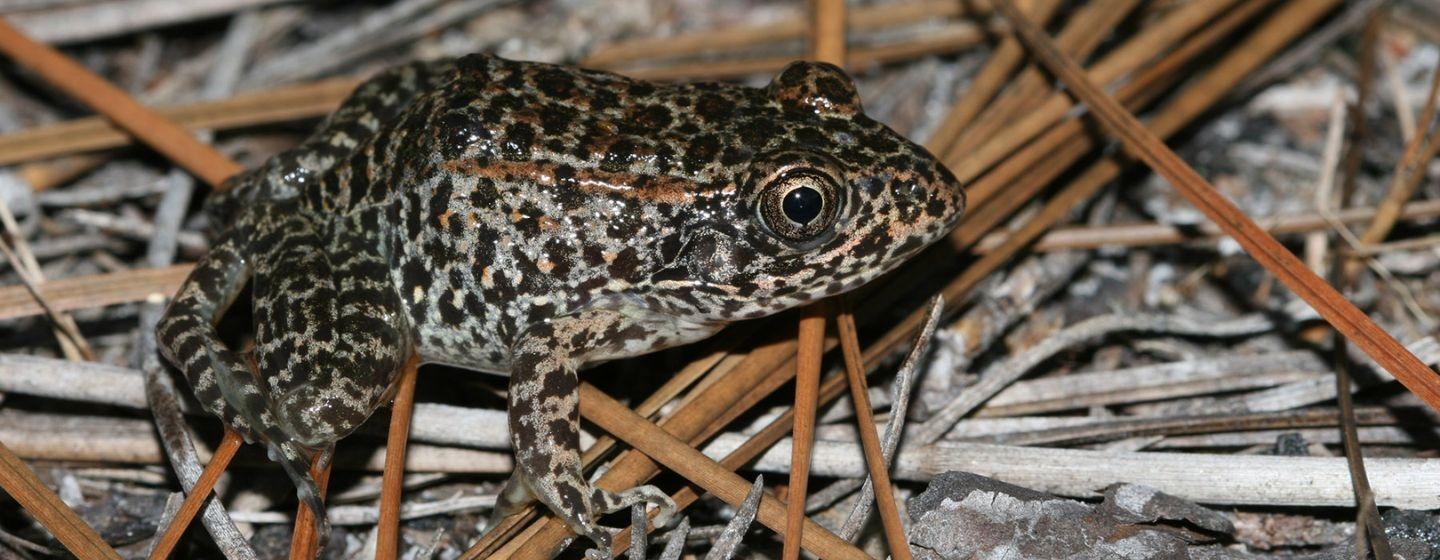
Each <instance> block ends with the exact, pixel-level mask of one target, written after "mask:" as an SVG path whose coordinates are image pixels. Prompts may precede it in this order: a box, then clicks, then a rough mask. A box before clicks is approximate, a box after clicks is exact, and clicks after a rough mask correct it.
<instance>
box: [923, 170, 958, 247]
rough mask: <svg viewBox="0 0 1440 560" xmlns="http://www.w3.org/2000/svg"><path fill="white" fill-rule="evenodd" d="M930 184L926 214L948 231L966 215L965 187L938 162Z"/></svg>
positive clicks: (926, 193)
mask: <svg viewBox="0 0 1440 560" xmlns="http://www.w3.org/2000/svg"><path fill="white" fill-rule="evenodd" d="M929 183H930V184H929V186H928V188H926V189H925V191H926V192H925V195H926V197H927V200H926V201H925V203H924V204H925V214H926V215H927V216H930V217H931V218H934V219H936V220H937V221H939V222H940V223H941V224H942V227H943V229H945V230H947V231H948V230H949V229H950V228H951V227H954V225H955V224H956V222H959V221H960V216H961V215H962V214H964V213H965V185H964V184H962V183H961V182H960V180H959V179H956V178H955V175H954V174H952V173H950V170H949V169H946V168H945V166H944V165H942V164H940V163H938V162H937V163H936V164H935V175H934V176H933V178H931V180H930V181H929Z"/></svg>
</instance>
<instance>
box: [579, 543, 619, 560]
mask: <svg viewBox="0 0 1440 560" xmlns="http://www.w3.org/2000/svg"><path fill="white" fill-rule="evenodd" d="M585 558H587V559H589V560H610V559H611V558H614V556H613V555H611V554H610V547H609V546H602V547H596V548H592V549H590V550H587V551H585Z"/></svg>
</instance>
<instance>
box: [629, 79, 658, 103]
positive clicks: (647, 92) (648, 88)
mask: <svg viewBox="0 0 1440 560" xmlns="http://www.w3.org/2000/svg"><path fill="white" fill-rule="evenodd" d="M626 93H627V94H628V95H630V97H634V98H636V99H642V98H646V97H650V96H651V95H654V94H655V84H652V83H649V82H630V84H629V86H628V90H627V91H626Z"/></svg>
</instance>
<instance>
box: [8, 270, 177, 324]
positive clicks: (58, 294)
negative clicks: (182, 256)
mask: <svg viewBox="0 0 1440 560" xmlns="http://www.w3.org/2000/svg"><path fill="white" fill-rule="evenodd" d="M191 268H194V266H193V265H188V264H182V265H175V266H170V267H166V268H141V269H134V270H127V271H124V272H112V273H109V274H97V275H92V276H77V277H73V278H61V279H58V280H52V281H49V282H46V283H45V285H44V286H43V287H41V288H40V289H39V291H40V293H41V294H43V295H44V296H45V301H46V302H47V303H48V304H49V306H50V308H51V309H53V310H55V311H57V312H65V311H74V310H76V309H89V308H92V307H102V306H106V305H115V304H120V303H130V302H135V301H144V300H146V299H149V298H151V297H168V296H169V295H170V294H173V293H175V290H176V289H178V288H179V287H180V283H181V282H183V281H184V280H185V277H186V276H187V275H189V274H190V269H191ZM45 312H46V311H45V307H43V306H42V305H41V304H40V303H39V302H38V301H36V299H35V298H34V297H33V296H31V295H30V292H29V290H28V289H27V288H26V287H24V286H6V287H3V288H0V320H3V319H15V318H18V317H29V316H32V315H39V314H41V313H45Z"/></svg>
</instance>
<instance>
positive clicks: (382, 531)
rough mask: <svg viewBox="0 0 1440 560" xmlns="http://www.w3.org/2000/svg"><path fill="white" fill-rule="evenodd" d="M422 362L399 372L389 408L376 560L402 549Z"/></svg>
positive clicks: (409, 364) (416, 361) (414, 361)
mask: <svg viewBox="0 0 1440 560" xmlns="http://www.w3.org/2000/svg"><path fill="white" fill-rule="evenodd" d="M419 367H420V360H419V358H417V357H411V358H410V361H409V362H407V363H406V364H405V368H404V369H402V370H401V371H400V379H399V382H398V383H399V385H398V386H397V388H396V391H395V404H394V406H391V407H390V435H389V436H388V437H387V438H386V440H385V474H384V476H383V478H381V486H380V520H379V524H378V525H377V527H376V529H377V531H376V535H375V558H376V560H390V559H393V558H395V554H396V552H397V551H398V549H399V545H400V497H401V494H402V490H404V484H405V445H406V443H408V442H409V440H410V418H411V416H412V413H413V412H414V411H415V377H416V370H417V369H419Z"/></svg>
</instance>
